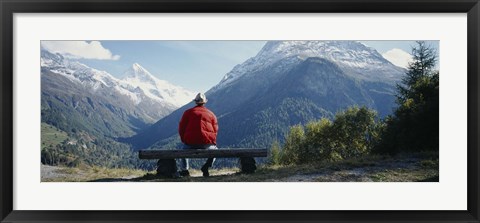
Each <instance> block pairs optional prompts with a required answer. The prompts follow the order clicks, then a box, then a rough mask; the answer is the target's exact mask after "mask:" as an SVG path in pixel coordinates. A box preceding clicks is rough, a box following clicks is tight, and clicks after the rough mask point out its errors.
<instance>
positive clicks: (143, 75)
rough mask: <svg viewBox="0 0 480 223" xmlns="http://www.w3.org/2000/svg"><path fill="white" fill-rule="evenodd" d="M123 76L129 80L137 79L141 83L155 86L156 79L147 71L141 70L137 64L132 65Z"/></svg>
mask: <svg viewBox="0 0 480 223" xmlns="http://www.w3.org/2000/svg"><path fill="white" fill-rule="evenodd" d="M124 76H125V77H126V78H129V79H138V80H139V81H141V82H149V83H151V84H155V82H156V80H157V78H156V77H155V76H153V75H152V74H151V73H150V72H148V70H147V69H145V68H143V67H142V66H141V65H140V64H139V63H134V64H132V66H131V67H130V68H129V69H128V70H127V71H125V73H124Z"/></svg>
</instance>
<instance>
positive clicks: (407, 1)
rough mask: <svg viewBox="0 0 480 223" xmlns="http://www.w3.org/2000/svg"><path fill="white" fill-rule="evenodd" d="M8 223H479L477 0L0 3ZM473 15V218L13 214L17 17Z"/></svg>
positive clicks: (0, 206)
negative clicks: (260, 14)
mask: <svg viewBox="0 0 480 223" xmlns="http://www.w3.org/2000/svg"><path fill="white" fill-rule="evenodd" d="M0 10H1V20H2V24H1V27H0V29H1V33H2V36H1V43H0V44H1V45H0V46H1V47H0V49H2V53H1V60H0V67H1V71H2V74H1V90H0V92H1V96H0V99H1V105H2V110H1V113H0V116H1V126H2V127H1V130H0V131H1V136H0V145H1V150H0V156H1V157H0V174H1V175H0V187H1V188H0V191H1V192H0V199H1V203H0V219H1V222H274V221H280V222H331V221H335V222H372V221H396V222H480V217H479V212H480V211H479V210H480V208H479V200H480V199H479V190H480V189H479V160H480V157H479V152H478V150H479V144H478V143H479V140H478V136H479V134H478V133H479V132H478V127H479V103H478V99H479V93H480V92H479V86H480V79H479V77H478V76H479V74H480V70H479V62H480V61H479V56H478V55H479V52H480V51H479V41H480V39H479V25H480V24H479V20H480V19H479V14H480V4H479V1H478V0H403V1H399V0H382V1H381V0H337V1H331V0H299V1H295V0H256V1H254V0H223V1H221V0H142V1H135V0H84V1H78V0H71V1H68V0H0ZM82 12H89V13H153V12H155V13H158V12H160V13H162V12H165V13H166V12H176V13H187V12H189V13H190V12H193V13H205V12H209V13H220V12H222V13H246V12H250V13H294V12H295V13H307V12H314V13H327V12H328V13H417V12H418V13H467V15H468V17H467V20H468V25H467V26H468V33H467V36H468V40H467V41H468V43H467V44H468V117H467V118H468V188H467V190H468V191H467V193H468V201H467V202H468V205H467V210H466V211H61V210H58V211H19V210H13V195H12V194H13V191H14V188H13V158H12V154H13V131H12V130H13V129H14V128H15V126H14V125H13V115H14V111H13V102H14V101H13V15H14V13H82Z"/></svg>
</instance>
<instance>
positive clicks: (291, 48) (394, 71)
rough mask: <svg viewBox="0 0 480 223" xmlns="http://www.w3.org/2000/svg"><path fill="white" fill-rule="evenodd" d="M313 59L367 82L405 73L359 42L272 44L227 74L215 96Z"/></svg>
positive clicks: (292, 42)
mask: <svg viewBox="0 0 480 223" xmlns="http://www.w3.org/2000/svg"><path fill="white" fill-rule="evenodd" d="M311 57H319V58H324V59H327V60H330V61H332V62H334V63H335V64H337V65H338V66H339V67H340V68H341V69H342V70H343V71H344V72H345V73H347V74H348V75H351V76H355V78H357V79H363V80H375V81H378V80H384V81H397V80H399V79H400V78H401V73H402V72H403V71H402V70H401V69H402V68H399V67H396V66H395V65H393V64H392V63H391V62H389V61H388V60H386V59H385V58H383V57H382V55H381V54H380V53H378V52H377V51H376V50H375V49H373V48H371V47H367V46H365V45H363V44H362V43H360V42H357V41H269V42H267V43H266V44H265V46H264V47H263V48H262V49H261V50H260V52H259V53H258V54H257V55H256V56H255V57H252V58H250V59H248V60H247V61H245V62H244V63H242V64H239V65H237V66H235V67H234V68H233V69H232V70H231V71H230V72H229V73H227V74H226V75H225V76H224V78H223V79H222V80H221V81H220V83H219V84H218V85H217V86H215V87H213V88H212V92H214V91H216V90H218V89H221V88H223V87H224V86H227V85H229V84H230V83H232V82H233V81H235V80H236V79H238V78H239V77H241V76H243V75H245V74H247V75H248V74H251V73H253V72H255V71H256V70H261V69H265V68H266V67H268V66H270V65H272V64H273V63H275V62H277V61H279V60H283V59H286V58H289V60H287V62H284V64H282V65H281V66H280V67H275V69H288V68H289V67H290V64H293V63H296V62H298V61H299V60H305V59H307V58H311ZM378 71H381V73H382V74H383V76H379V75H378V73H379V72H378Z"/></svg>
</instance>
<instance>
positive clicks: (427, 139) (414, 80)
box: [377, 41, 439, 154]
mask: <svg viewBox="0 0 480 223" xmlns="http://www.w3.org/2000/svg"><path fill="white" fill-rule="evenodd" d="M412 56H413V62H411V63H409V66H408V71H407V73H406V76H405V78H403V80H402V83H401V84H399V85H398V86H397V88H398V94H397V103H398V108H397V109H396V111H395V112H394V115H393V116H391V117H388V118H387V119H386V128H385V131H384V133H383V134H382V140H381V142H380V143H379V145H378V147H377V151H378V152H387V153H391V154H394V153H398V152H405V151H407V152H415V151H427V150H428V151H438V145H439V72H438V70H436V67H435V65H436V61H437V53H436V51H435V50H434V49H433V48H431V47H430V46H428V45H426V43H425V42H423V41H418V42H417V46H416V47H414V48H413V49H412Z"/></svg>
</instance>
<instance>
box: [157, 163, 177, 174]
mask: <svg viewBox="0 0 480 223" xmlns="http://www.w3.org/2000/svg"><path fill="white" fill-rule="evenodd" d="M176 172H177V163H176V162H175V160H174V159H160V160H158V163H157V176H160V177H174V176H175V173H176Z"/></svg>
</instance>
